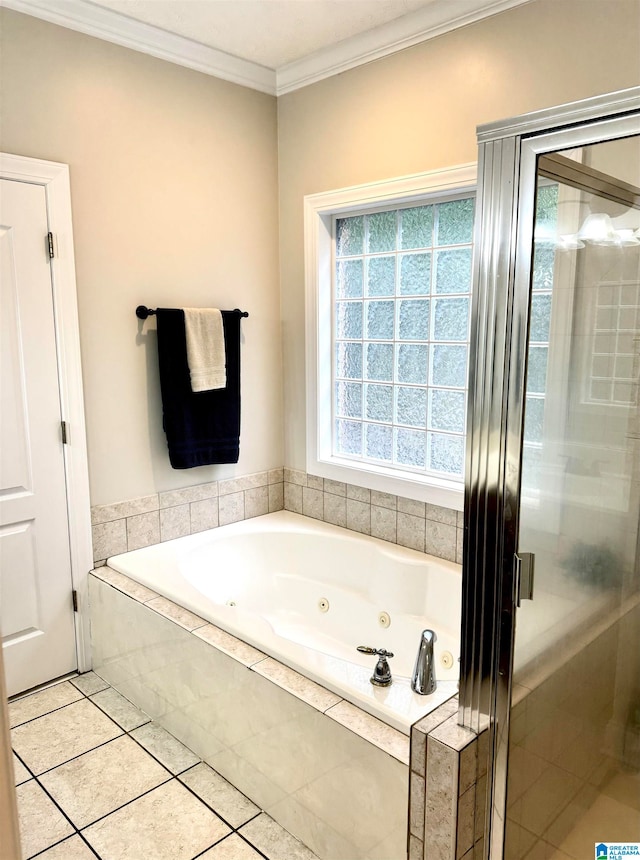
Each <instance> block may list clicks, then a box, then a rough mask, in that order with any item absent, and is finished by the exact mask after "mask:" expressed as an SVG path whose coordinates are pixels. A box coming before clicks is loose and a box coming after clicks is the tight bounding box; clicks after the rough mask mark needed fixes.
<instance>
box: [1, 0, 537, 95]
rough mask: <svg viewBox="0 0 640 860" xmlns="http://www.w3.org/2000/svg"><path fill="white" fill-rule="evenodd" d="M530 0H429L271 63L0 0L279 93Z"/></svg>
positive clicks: (98, 18) (99, 13)
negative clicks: (283, 61) (391, 18)
mask: <svg viewBox="0 0 640 860" xmlns="http://www.w3.org/2000/svg"><path fill="white" fill-rule="evenodd" d="M531 2H534V0H432V2H431V3H429V5H428V6H425V7H423V8H422V9H418V10H417V11H415V12H411V13H409V14H407V15H403V16H402V17H401V18H396V19H395V20H394V21H389V22H388V23H387V24H383V25H381V26H379V27H375V28H374V29H372V30H368V31H367V32H365V33H360V34H358V35H356V36H352V37H351V38H348V39H344V40H343V41H342V42H339V43H338V44H336V45H332V46H330V47H328V48H324V49H322V50H320V51H316V52H315V53H314V54H311V55H310V56H308V57H303V58H301V59H300V60H296V61H295V62H293V63H287V64H286V65H284V66H281V67H280V68H279V69H277V70H274V69H268V68H266V67H265V66H261V65H259V64H258V63H252V62H250V61H249V60H243V59H241V58H240V57H234V56H232V55H231V54H227V53H225V52H224V51H219V50H217V49H216V48H210V47H208V46H207V45H203V44H201V43H200V42H196V41H194V40H193V39H187V38H185V37H184V36H178V35H176V34H174V33H169V32H167V31H166V30H163V29H161V28H160V27H155V26H153V25H151V24H144V23H142V22H140V21H134V20H133V19H132V18H128V17H127V16H126V15H121V14H120V13H118V12H114V11H113V10H111V9H105V8H103V7H102V6H96V5H95V4H94V3H91V2H89V0H0V5H1V6H5V7H7V8H8V9H13V10H15V11H16V12H23V13H24V14H26V15H32V16H34V17H36V18H42V19H43V20H44V21H49V22H50V23H52V24H58V25H60V26H61V27H67V28H69V29H71V30H77V31H78V32H80V33H85V34H86V35H88V36H95V37H96V38H98V39H104V40H105V41H107V42H113V43H114V44H116V45H122V46H123V47H125V48H131V49H132V50H134V51H140V52H142V53H144V54H150V55H151V56H152V57H157V58H158V59H160V60H166V61H168V62H170V63H176V64H177V65H180V66H186V67H187V68H189V69H194V70H195V71H198V72H203V73H204V74H206V75H212V76H213V77H216V78H222V79H223V80H225V81H230V82H231V83H234V84H240V85H241V86H244V87H249V88H251V89H254V90H259V91H260V92H263V93H268V94H269V95H276V96H281V95H285V94H286V93H290V92H293V91H294V90H298V89H301V88H302V87H306V86H308V85H309V84H313V83H316V82H317V81H322V80H324V79H325V78H329V77H332V76H333V75H337V74H340V73H341V72H345V71H347V70H348V69H354V68H356V67H357V66H362V65H364V64H365V63H370V62H372V61H373V60H378V59H380V58H381V57H386V56H388V55H389V54H394V53H396V51H401V50H403V49H404V48H410V47H411V46H413V45H417V44H419V43H420V42H425V41H427V40H428V39H433V38H435V37H436V36H440V35H442V34H443V33H448V32H450V31H451V30H455V29H457V28H458V27H464V26H465V25H466V24H472V23H473V22H474V21H480V20H482V19H483V18H488V17H489V16H491V15H496V14H498V13H499V12H504V11H506V10H508V9H512V8H513V7H514V6H521V5H523V4H524V3H531Z"/></svg>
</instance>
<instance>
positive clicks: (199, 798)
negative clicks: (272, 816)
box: [176, 762, 263, 851]
mask: <svg viewBox="0 0 640 860" xmlns="http://www.w3.org/2000/svg"><path fill="white" fill-rule="evenodd" d="M200 764H206V762H200ZM196 766H197V765H194V767H196ZM207 767H210V765H207ZM211 770H213V772H214V773H216V774H218V776H220V777H222V779H224V777H223V776H222V774H221V773H218V771H217V770H214V769H213V768H211ZM183 772H186V771H183ZM176 779H177V780H178V782H179V783H180V785H182V786H184V788H186V789H187V791H189V792H190V793H191V794H192V795H193V796H194V797H196V798H197V799H198V800H199V801H200V803H203V804H204V805H205V806H206V807H207V809H210V810H211V812H213V814H214V815H216V816H217V817H218V818H219V819H220V821H222V822H223V823H224V824H226V825H227V827H230V828H231V831H232V832H233V833H235V832H236V830H237V829H238V827H244V825H245V824H248V823H249V821H253V819H254V818H257V817H258V815H260V813H261V812H263V810H262V809H260V812H258V814H257V815H252V816H251V818H248V819H247V820H246V821H243V822H242V824H238V827H234V826H233V824H231V822H230V821H227V819H226V818H224V816H222V815H221V814H220V813H219V812H218V811H217V810H215V809H214V808H213V806H211V804H210V803H207V801H206V800H204V799H203V798H202V797H200V795H199V794H197V793H196V792H195V791H194V790H193V789H192V788H191V786H190V785H187V784H186V783H185V782H182V780H181V779H179V778H178V777H176ZM225 781H226V782H228V780H225ZM229 785H231V783H229ZM232 788H235V785H234V786H232ZM236 791H240V789H239V788H236ZM240 794H242V792H241V791H240ZM242 796H243V797H247V796H246V794H243V795H242ZM247 800H249V801H250V802H251V803H253V801H252V800H250V798H248V797H247ZM253 805H254V806H256V808H259V807H258V806H257V804H255V803H254V804H253ZM229 835H230V834H229V833H228V834H227V836H229ZM223 838H224V837H223ZM219 841H220V840H218V842H219ZM206 850H207V851H208V850H209V849H208V848H207V849H206Z"/></svg>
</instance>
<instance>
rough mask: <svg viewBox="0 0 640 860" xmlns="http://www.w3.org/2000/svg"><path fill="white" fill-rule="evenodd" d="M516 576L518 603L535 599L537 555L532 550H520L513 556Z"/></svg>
mask: <svg viewBox="0 0 640 860" xmlns="http://www.w3.org/2000/svg"><path fill="white" fill-rule="evenodd" d="M513 560H514V566H515V578H516V603H517V605H518V606H520V603H521V602H522V601H523V600H533V577H534V572H535V561H536V557H535V555H534V554H533V553H532V552H519V553H516V554H515V555H514V556H513Z"/></svg>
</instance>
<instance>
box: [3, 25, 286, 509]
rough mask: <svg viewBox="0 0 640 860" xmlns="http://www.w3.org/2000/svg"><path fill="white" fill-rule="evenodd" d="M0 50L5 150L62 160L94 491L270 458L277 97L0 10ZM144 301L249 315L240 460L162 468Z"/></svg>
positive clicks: (128, 489)
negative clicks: (141, 315) (141, 314)
mask: <svg viewBox="0 0 640 860" xmlns="http://www.w3.org/2000/svg"><path fill="white" fill-rule="evenodd" d="M1 50H2V89H1V97H2V116H1V121H2V123H1V124H2V140H1V148H2V150H3V151H5V152H13V153H16V154H19V155H25V156H32V157H34V158H43V159H49V160H52V161H61V162H65V163H67V164H69V165H70V173H71V194H72V205H73V219H74V235H75V246H76V271H77V282H78V305H79V313H80V327H81V331H80V336H81V345H82V360H83V374H84V390H85V402H86V417H87V433H88V445H89V463H90V481H91V501H92V503H93V504H105V503H110V502H115V501H119V500H122V499H129V498H133V497H137V496H141V495H145V494H148V493H154V492H157V491H159V490H166V489H172V488H175V487H182V486H186V485H188V484H196V483H201V482H205V481H211V480H215V479H217V478H220V477H229V476H231V475H234V474H245V473H249V472H256V471H259V470H264V469H269V468H274V467H277V466H281V465H282V462H283V454H282V396H281V390H282V371H281V351H280V321H279V306H278V301H279V300H278V247H277V217H276V214H277V149H276V147H277V131H276V102H275V99H274V98H273V97H270V96H267V95H263V94H261V93H257V92H254V91H252V90H249V89H246V88H244V87H239V86H236V85H233V84H229V83H226V82H224V81H221V80H218V79H216V78H212V77H209V76H207V75H202V74H199V73H198V72H193V71H190V70H188V69H185V68H182V67H180V66H176V65H173V64H170V63H166V62H163V61H161V60H156V59H154V58H152V57H149V56H145V55H143V54H140V53H136V52H134V51H130V50H127V49H125V48H121V47H117V46H115V45H112V44H109V43H108V42H102V41H99V40H97V39H93V38H91V37H88V36H84V35H81V34H79V33H76V32H73V31H71V30H66V29H64V28H61V27H56V26H54V25H51V24H47V23H44V22H42V21H39V20H37V19H35V18H32V17H28V16H24V15H20V14H17V13H14V12H9V11H6V10H4V11H3V13H2V44H1ZM141 303H142V304H148V305H150V306H152V307H155V306H157V305H160V306H170V307H171V306H198V305H204V306H206V305H214V306H218V307H222V308H234V307H241V308H243V309H246V310H248V311H249V312H250V314H251V316H250V318H249V319H247V320H243V332H244V343H243V355H242V360H243V379H242V395H243V401H242V408H243V423H242V438H241V449H240V450H241V453H240V462H239V463H238V465H237V466H218V467H203V468H199V469H190V470H188V471H174V470H172V469H171V467H170V465H169V461H168V457H167V454H166V443H165V439H164V434H163V432H162V424H161V412H160V398H159V385H158V374H157V361H156V356H155V322H154V321H153V320H148V321H147V323H145V325H144V326H140V328H139V327H138V323H137V320H136V318H135V315H134V310H135V307H136V305H138V304H141ZM72 432H73V429H72Z"/></svg>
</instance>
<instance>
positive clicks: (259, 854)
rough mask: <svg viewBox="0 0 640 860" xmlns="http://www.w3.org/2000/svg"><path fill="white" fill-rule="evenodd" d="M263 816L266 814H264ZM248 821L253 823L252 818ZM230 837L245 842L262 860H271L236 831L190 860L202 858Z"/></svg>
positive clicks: (246, 822)
mask: <svg viewBox="0 0 640 860" xmlns="http://www.w3.org/2000/svg"><path fill="white" fill-rule="evenodd" d="M259 814H260V815H262V814H263V813H262V811H261V812H260V813H259ZM265 814H266V813H265ZM257 817H258V816H254V818H257ZM249 820H250V821H253V818H251V819H249ZM248 823H249V822H248V821H245V824H248ZM240 826H241V827H244V824H242V825H240ZM231 836H238V837H239V838H240V839H242V841H243V842H245V843H246V844H247V845H249V847H251V848H253V850H254V851H255V852H256V854H257V855H258V856H259V857H263V858H264V860H272V858H269V857H268V856H267V855H266V854H264V853H263V852H262V851H260V849H259V848H256V846H255V845H254V844H253V843H252V842H249V840H248V839H247V838H246V837H245V836H243V835H242V834H241V833H240V832H239V831H238V830H233V831H232V832H231V833H227V835H226V836H223V837H222V839H218V841H217V842H214V843H213V844H212V845H209V847H208V848H205V849H204V851H201V852H200V853H199V854H196V855H195V856H194V857H193V858H192V860H198V858H199V857H202V856H203V854H206V853H207V851H211V849H212V848H215V847H216V845H220V844H221V843H222V842H224V841H225V840H227V839H229V838H230V837H231Z"/></svg>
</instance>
